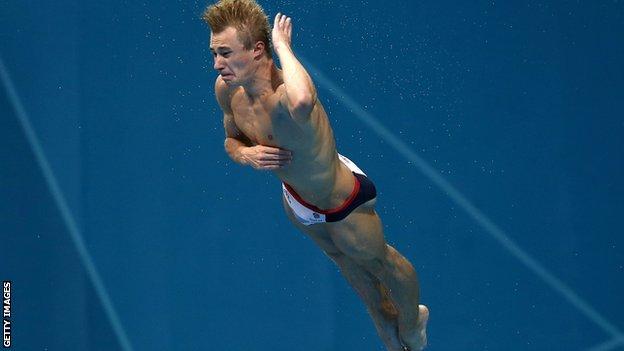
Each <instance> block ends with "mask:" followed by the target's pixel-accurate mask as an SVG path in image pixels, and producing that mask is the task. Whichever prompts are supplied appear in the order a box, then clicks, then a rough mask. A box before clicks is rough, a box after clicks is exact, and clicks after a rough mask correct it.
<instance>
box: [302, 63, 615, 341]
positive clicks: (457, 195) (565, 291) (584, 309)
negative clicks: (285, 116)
mask: <svg viewBox="0 0 624 351" xmlns="http://www.w3.org/2000/svg"><path fill="white" fill-rule="evenodd" d="M300 59H301V58H300ZM301 61H302V62H303V63H304V65H305V66H306V67H307V69H308V70H309V71H310V72H311V73H312V75H313V76H314V79H315V81H317V82H318V83H320V84H321V85H322V86H324V87H325V88H326V89H327V90H328V91H329V92H330V93H332V94H333V95H334V97H335V98H336V99H338V100H339V101H341V102H342V103H343V104H344V105H345V106H346V107H347V108H348V109H349V110H351V111H352V112H353V114H354V116H355V117H357V118H358V119H359V120H361V121H362V122H364V124H366V125H367V126H368V127H369V128H371V129H372V130H373V131H374V132H376V133H377V134H378V135H379V136H380V137H382V138H383V139H384V140H385V141H386V142H387V143H388V144H390V145H391V146H392V147H393V148H394V149H395V150H396V151H397V152H398V153H399V154H401V155H402V156H403V157H405V158H406V159H407V160H408V161H410V162H412V163H413V164H414V166H415V167H416V168H417V169H418V170H419V171H420V172H421V173H423V174H424V175H425V176H426V177H427V178H428V179H429V180H430V181H431V182H433V183H434V184H435V185H436V186H437V187H438V188H439V189H440V190H441V191H442V192H443V193H445V194H446V195H448V196H449V197H450V198H451V200H453V202H455V203H456V204H457V205H458V206H459V207H461V208H462V209H463V210H464V211H465V212H466V213H468V215H469V216H470V217H472V219H473V220H475V221H476V222H477V223H478V224H479V225H480V226H481V227H482V228H483V230H484V231H485V232H486V233H487V234H489V235H490V236H491V237H492V238H494V239H495V240H496V241H498V243H499V244H500V245H502V246H503V248H504V249H505V250H507V252H508V253H509V254H511V255H512V256H514V257H515V258H517V259H518V260H519V261H520V262H521V263H522V264H524V265H525V266H526V267H527V268H528V269H529V270H530V271H531V272H533V273H534V274H535V275H537V276H538V277H539V278H540V279H542V280H543V281H544V282H545V283H546V284H547V285H548V286H550V287H551V288H552V289H553V290H555V291H556V292H558V293H559V294H560V295H561V296H562V297H563V298H564V299H566V300H567V301H568V302H569V303H570V304H571V305H572V306H574V307H575V308H576V309H577V310H579V311H580V312H581V313H583V314H584V315H585V316H586V317H587V318H589V319H590V320H591V321H592V322H594V324H596V325H597V326H598V327H600V328H601V329H602V330H604V331H605V332H606V333H607V334H609V335H610V336H612V337H613V338H615V339H620V338H624V335H623V334H622V332H621V331H620V330H619V329H618V328H617V327H616V326H615V325H613V324H612V323H611V322H609V321H608V320H606V319H605V318H604V317H603V316H602V315H601V314H600V313H598V311H596V310H595V309H594V308H593V307H592V306H591V305H589V304H588V303H587V302H586V301H585V300H583V299H582V298H581V297H580V296H579V295H578V294H576V293H575V292H574V290H572V289H571V288H570V287H569V286H567V285H566V284H565V283H564V282H562V281H561V280H560V279H558V278H557V277H555V276H554V275H553V274H552V273H550V272H549V271H548V270H547V269H546V268H545V267H544V266H543V265H542V264H540V263H539V262H538V261H537V260H536V259H534V258H533V257H532V256H531V255H529V254H528V253H527V252H526V251H524V250H523V249H522V248H520V247H519V246H518V244H516V243H515V242H514V241H513V240H512V239H511V238H510V237H509V235H507V234H506V233H505V232H504V231H503V230H502V229H501V228H500V227H498V225H496V224H495V223H494V222H492V220H490V219H489V218H488V217H487V216H486V215H485V214H484V213H483V212H481V210H479V209H478V208H477V207H475V206H474V205H473V204H472V203H471V202H470V200H468V198H466V196H464V195H463V194H462V193H461V192H460V191H459V190H457V189H456V188H455V187H454V186H453V185H452V184H451V183H450V182H449V181H447V180H446V179H445V178H444V177H442V176H441V175H440V173H439V172H438V171H437V170H436V169H435V168H433V167H432V166H431V165H429V164H428V163H427V161H425V160H424V159H423V158H422V157H420V156H419V155H418V154H417V153H416V152H414V151H413V150H412V149H411V148H410V147H409V146H408V145H407V144H406V143H405V142H403V141H402V140H401V139H399V138H398V137H396V136H395V135H394V134H393V133H392V132H391V131H390V130H388V129H387V128H386V127H384V126H383V125H382V124H381V123H380V122H379V121H378V120H377V118H375V117H374V116H373V115H372V114H370V113H369V112H367V111H366V110H364V109H363V108H362V107H361V106H360V105H359V104H358V103H357V102H356V101H355V100H353V99H352V98H351V97H350V96H349V95H348V94H347V93H346V92H345V91H344V90H342V89H341V88H340V87H339V86H337V85H336V84H335V83H334V82H332V81H331V80H330V79H329V78H327V77H326V76H325V75H324V74H323V73H322V72H321V71H320V70H318V69H317V68H316V67H314V66H313V65H311V64H310V63H309V62H307V61H306V60H305V59H301Z"/></svg>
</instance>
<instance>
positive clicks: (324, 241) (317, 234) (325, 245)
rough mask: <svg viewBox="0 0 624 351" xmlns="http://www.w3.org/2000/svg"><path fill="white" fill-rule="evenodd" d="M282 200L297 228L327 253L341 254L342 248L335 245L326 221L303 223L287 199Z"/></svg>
mask: <svg viewBox="0 0 624 351" xmlns="http://www.w3.org/2000/svg"><path fill="white" fill-rule="evenodd" d="M282 202H283V205H284V211H285V212H286V216H287V217H288V219H289V220H290V222H291V223H292V224H293V225H294V226H295V227H296V228H297V229H299V231H301V232H303V233H305V234H306V235H307V236H309V237H310V238H312V240H313V241H314V242H315V243H316V244H317V245H318V246H319V247H320V248H321V249H322V250H323V251H325V252H326V253H327V254H329V255H335V254H339V253H340V250H339V249H338V248H337V247H336V245H334V242H333V241H332V238H331V236H330V235H329V232H328V230H327V224H326V223H318V224H313V225H303V224H301V222H299V220H298V219H297V217H295V215H294V213H293V212H292V209H291V208H290V206H288V203H287V202H286V200H285V199H283V198H282Z"/></svg>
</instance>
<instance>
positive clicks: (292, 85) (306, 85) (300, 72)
mask: <svg viewBox="0 0 624 351" xmlns="http://www.w3.org/2000/svg"><path fill="white" fill-rule="evenodd" d="M275 52H276V53H277V56H278V57H279V60H280V63H281V66H282V73H283V77H284V87H285V88H286V96H287V98H288V101H289V103H290V106H292V107H293V108H296V107H298V106H310V107H311V106H313V105H314V103H315V102H316V88H315V87H314V83H313V82H312V78H310V75H309V74H308V72H307V71H306V70H305V68H304V67H303V65H302V64H301V62H299V60H297V58H296V57H295V54H294V53H293V51H292V48H291V47H290V46H289V45H278V46H276V47H275Z"/></svg>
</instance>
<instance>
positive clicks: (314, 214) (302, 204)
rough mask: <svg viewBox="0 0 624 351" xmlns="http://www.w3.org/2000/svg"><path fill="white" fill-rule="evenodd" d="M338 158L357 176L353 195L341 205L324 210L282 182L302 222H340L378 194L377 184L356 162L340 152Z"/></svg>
mask: <svg viewBox="0 0 624 351" xmlns="http://www.w3.org/2000/svg"><path fill="white" fill-rule="evenodd" d="M338 158H339V159H340V161H342V163H344V164H345V165H346V166H347V167H349V169H350V170H351V172H353V175H354V176H355V184H354V185H353V190H352V191H351V195H349V197H348V198H347V199H346V200H345V202H344V203H343V204H342V205H341V206H339V207H336V208H332V209H329V210H322V209H320V208H318V207H316V206H314V205H312V204H309V203H307V202H306V201H305V200H303V199H302V198H301V196H299V194H297V193H296V192H295V190H294V189H293V188H292V187H291V186H290V185H288V184H286V183H282V190H283V192H284V198H285V199H286V202H287V203H288V206H290V208H291V209H292V211H293V213H294V215H295V217H297V219H298V220H299V222H301V224H303V225H312V224H316V223H324V222H338V221H340V220H342V219H344V218H345V217H347V216H348V215H349V213H351V212H352V211H353V210H355V209H356V208H357V207H358V206H360V205H361V204H363V203H365V202H367V201H370V200H372V199H374V198H375V197H376V196H377V191H376V189H375V185H374V184H373V182H371V181H370V179H368V177H367V176H366V174H364V172H362V170H361V169H359V168H358V166H356V165H355V163H353V162H352V161H351V160H349V159H348V158H346V157H344V156H342V155H340V154H338Z"/></svg>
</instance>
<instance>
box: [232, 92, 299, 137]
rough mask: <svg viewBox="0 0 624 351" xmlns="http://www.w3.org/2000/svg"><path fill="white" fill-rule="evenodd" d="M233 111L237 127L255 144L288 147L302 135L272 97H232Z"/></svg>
mask: <svg viewBox="0 0 624 351" xmlns="http://www.w3.org/2000/svg"><path fill="white" fill-rule="evenodd" d="M232 112H233V114H234V122H235V123H236V126H237V128H238V129H239V130H240V131H241V132H243V134H245V136H247V138H249V140H251V141H252V142H253V143H254V144H258V145H267V146H276V147H287V145H288V144H292V142H293V141H294V139H296V138H298V137H300V135H299V127H298V126H297V124H296V123H295V122H294V121H293V120H292V119H291V118H290V117H289V116H288V115H286V114H284V113H283V112H281V111H280V110H279V108H278V101H276V100H275V101H274V99H272V98H266V99H258V100H256V101H253V102H252V101H249V100H248V99H247V98H246V97H244V96H243V97H240V96H239V97H235V98H233V99H232Z"/></svg>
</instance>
